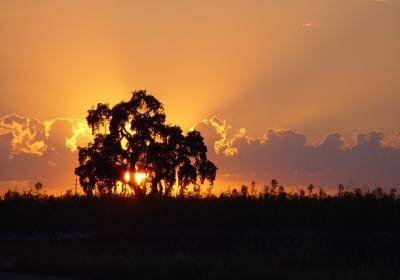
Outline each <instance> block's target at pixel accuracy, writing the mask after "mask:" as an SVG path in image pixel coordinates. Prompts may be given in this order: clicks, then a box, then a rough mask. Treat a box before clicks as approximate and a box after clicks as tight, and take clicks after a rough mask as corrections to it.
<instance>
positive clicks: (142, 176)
mask: <svg viewBox="0 0 400 280" xmlns="http://www.w3.org/2000/svg"><path fill="white" fill-rule="evenodd" d="M146 178H147V174H146V173H144V172H135V181H136V183H138V184H139V185H140V184H141V183H143V181H144V180H146Z"/></svg>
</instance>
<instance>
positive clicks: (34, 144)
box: [0, 114, 47, 159]
mask: <svg viewBox="0 0 400 280" xmlns="http://www.w3.org/2000/svg"><path fill="white" fill-rule="evenodd" d="M5 134H11V135H12V137H11V140H10V144H11V147H12V150H11V152H10V154H9V155H8V157H9V158H10V159H12V158H13V157H14V156H15V155H17V154H19V153H28V154H35V155H39V156H41V155H43V152H44V151H46V149H47V146H46V144H45V142H44V141H43V138H44V135H45V127H44V125H43V124H42V123H40V122H39V121H38V120H35V119H30V118H28V117H23V116H19V115H17V114H12V115H6V116H4V117H2V118H0V135H5Z"/></svg>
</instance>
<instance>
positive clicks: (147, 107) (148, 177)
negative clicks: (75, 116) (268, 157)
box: [75, 90, 217, 197]
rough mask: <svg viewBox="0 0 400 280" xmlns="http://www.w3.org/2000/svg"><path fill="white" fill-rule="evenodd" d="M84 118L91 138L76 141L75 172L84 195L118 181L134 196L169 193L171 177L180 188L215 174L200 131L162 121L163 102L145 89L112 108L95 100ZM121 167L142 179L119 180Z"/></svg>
mask: <svg viewBox="0 0 400 280" xmlns="http://www.w3.org/2000/svg"><path fill="white" fill-rule="evenodd" d="M86 120H87V123H88V126H89V127H90V128H91V129H92V134H93V136H94V140H93V142H91V143H89V144H88V146H87V147H79V166H78V167H77V168H76V169H75V174H76V175H78V176H79V180H80V184H81V186H82V189H83V191H84V192H85V193H86V194H87V195H92V194H95V193H97V194H106V193H115V192H116V191H117V184H118V182H119V184H121V182H123V185H122V192H124V190H126V187H128V188H129V190H130V191H132V192H133V194H134V195H135V196H138V197H142V196H147V195H149V196H169V195H171V191H172V187H173V186H174V185H175V184H176V183H177V185H178V186H179V192H180V194H184V193H185V191H186V190H187V187H188V186H189V185H190V184H193V185H194V186H199V185H201V184H203V183H204V182H205V181H206V180H207V181H209V183H210V184H211V185H212V184H213V182H214V180H215V177H216V171H217V167H216V166H215V165H214V163H212V162H211V161H210V160H208V159H207V155H206V154H207V147H206V146H205V144H204V141H203V137H202V136H201V134H200V132H198V131H195V130H193V131H189V132H188V133H187V134H183V131H182V129H181V128H180V127H179V126H176V125H168V124H166V116H165V112H164V108H163V106H162V104H161V103H160V102H159V101H158V100H157V99H156V98H155V97H154V96H152V95H151V94H148V93H147V92H146V91H144V90H140V91H135V92H133V93H132V98H131V99H130V100H129V101H123V102H120V103H118V104H116V105H115V106H113V107H112V108H110V106H109V105H108V104H102V103H99V104H97V107H92V108H91V109H90V110H88V115H87V117H86ZM126 172H129V174H131V175H132V177H133V175H134V174H139V173H140V174H145V179H144V181H143V182H140V183H139V182H137V181H136V180H134V179H130V178H126V179H128V180H124V176H125V174H126ZM132 177H131V178H132Z"/></svg>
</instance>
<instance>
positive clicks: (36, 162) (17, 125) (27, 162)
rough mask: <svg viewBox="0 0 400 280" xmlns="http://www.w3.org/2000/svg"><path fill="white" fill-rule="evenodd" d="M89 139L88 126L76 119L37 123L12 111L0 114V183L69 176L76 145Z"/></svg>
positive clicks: (74, 165)
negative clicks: (2, 115)
mask: <svg viewBox="0 0 400 280" xmlns="http://www.w3.org/2000/svg"><path fill="white" fill-rule="evenodd" d="M91 139H92V138H91V131H90V129H89V128H88V127H87V125H86V122H85V121H84V120H80V119H67V118H56V119H52V120H47V121H43V122H41V121H39V120H36V119H33V118H29V117H26V116H19V115H16V114H12V115H6V116H4V117H1V118H0V170H1V172H0V186H2V185H4V183H5V182H13V181H19V182H34V181H44V182H46V180H54V181H55V182H61V181H62V180H63V179H66V178H68V179H73V178H74V175H73V172H74V168H75V167H76V166H77V154H76V149H77V146H79V145H81V146H82V145H86V144H87V143H88V142H90V141H91ZM1 182H3V183H1ZM64 189H65V187H64Z"/></svg>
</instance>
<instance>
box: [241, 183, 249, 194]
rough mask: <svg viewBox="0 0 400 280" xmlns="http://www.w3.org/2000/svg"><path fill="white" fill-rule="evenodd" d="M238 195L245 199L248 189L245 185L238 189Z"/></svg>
mask: <svg viewBox="0 0 400 280" xmlns="http://www.w3.org/2000/svg"><path fill="white" fill-rule="evenodd" d="M240 194H241V196H243V197H247V195H248V187H247V186H246V185H242V186H241V187H240Z"/></svg>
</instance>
